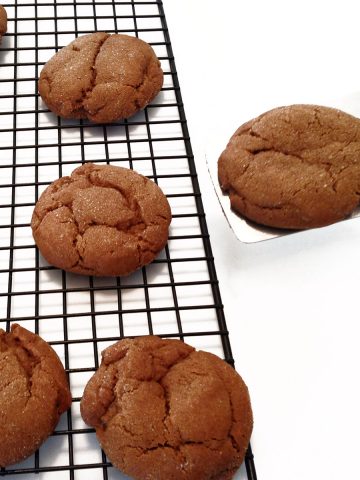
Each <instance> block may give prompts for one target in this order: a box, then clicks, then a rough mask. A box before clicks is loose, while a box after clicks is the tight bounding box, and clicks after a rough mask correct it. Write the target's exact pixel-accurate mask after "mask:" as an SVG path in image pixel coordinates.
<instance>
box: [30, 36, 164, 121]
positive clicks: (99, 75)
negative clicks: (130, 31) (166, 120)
mask: <svg viewBox="0 0 360 480" xmlns="http://www.w3.org/2000/svg"><path fill="white" fill-rule="evenodd" d="M162 84H163V72H162V69H161V66H160V62H159V60H158V58H157V57H156V55H155V52H154V50H153V49H152V48H151V46H150V45H148V44H147V43H146V42H144V41H143V40H140V39H139V38H136V37H130V36H128V35H120V34H113V35H110V34H108V33H105V32H96V33H91V34H89V35H84V36H81V37H79V38H77V39H76V40H74V41H73V42H71V43H70V44H69V45H68V46H66V47H64V48H62V49H61V50H60V51H59V52H58V53H56V54H55V55H54V56H53V57H52V58H51V59H50V60H49V61H48V62H47V63H46V64H45V66H44V68H43V69H42V71H41V74H40V78H39V83H38V87H39V93H40V95H41V97H42V99H43V100H44V102H45V103H46V105H47V106H48V107H49V109H50V110H52V111H53V112H54V113H56V114H57V115H59V116H60V117H64V118H87V119H89V120H92V121H93V122H97V123H108V122H113V121H115V120H118V119H123V118H128V117H130V116H131V115H133V114H134V113H136V112H137V111H139V110H142V109H143V108H145V106H146V105H147V104H148V103H149V102H151V100H152V99H153V98H154V97H155V96H156V95H157V94H158V93H159V91H160V90H161V87H162Z"/></svg>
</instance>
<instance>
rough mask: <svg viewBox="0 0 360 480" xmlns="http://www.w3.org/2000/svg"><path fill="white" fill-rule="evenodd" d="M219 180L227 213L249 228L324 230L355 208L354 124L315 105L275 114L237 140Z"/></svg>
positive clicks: (359, 181) (359, 193)
mask: <svg viewBox="0 0 360 480" xmlns="http://www.w3.org/2000/svg"><path fill="white" fill-rule="evenodd" d="M218 174H219V183H220V185H221V188H222V189H223V191H224V192H226V193H228V194H229V197H230V201H231V206H232V208H233V209H234V210H235V211H236V212H238V213H240V214H241V215H243V216H244V217H247V218H249V219H250V220H253V221H255V222H257V223H260V224H263V225H268V226H272V227H278V228H289V229H302V228H311V227H321V226H325V225H329V224H331V223H334V222H336V221H338V220H341V219H343V218H345V217H347V216H348V215H349V214H350V213H351V212H352V211H353V210H354V209H355V208H356V207H357V206H358V205H359V203H360V120H359V119H357V118H355V117H353V116H351V115H348V114H347V113H344V112H342V111H340V110H336V109H333V108H327V107H320V106H316V105H291V106H287V107H280V108H276V109H274V110H271V111H269V112H266V113H264V114H263V115H260V116H259V117H258V118H255V119H254V120H250V121H249V122H247V123H245V124H244V125H242V126H241V127H240V128H239V129H238V130H237V131H236V132H235V134H234V135H233V136H232V138H231V139H230V142H229V144H228V145H227V147H226V149H225V151H224V152H223V153H222V155H221V156H220V159H219V163H218Z"/></svg>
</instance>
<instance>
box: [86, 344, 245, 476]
mask: <svg viewBox="0 0 360 480" xmlns="http://www.w3.org/2000/svg"><path fill="white" fill-rule="evenodd" d="M80 407H81V414H82V417H83V419H84V421H85V422H86V423H87V424H88V425H90V426H92V427H95V429H96V434H97V437H98V439H99V442H100V444H101V446H102V448H103V449H104V451H105V453H106V454H107V456H108V457H109V459H110V460H111V462H112V463H113V464H114V465H115V466H116V467H117V468H119V469H120V470H122V471H123V472H124V473H125V474H126V475H129V476H131V477H132V478H134V479H137V480H146V479H150V478H153V479H156V480H168V479H170V478H171V479H173V480H230V479H231V478H232V477H233V475H234V473H235V471H236V470H237V469H238V468H239V466H240V465H241V463H242V462H243V459H244V455H245V452H246V449H247V447H248V444H249V440H250V435H251V431H252V424H253V420H252V411H251V405H250V399H249V394H248V390H247V387H246V385H245V384H244V382H243V380H242V379H241V377H240V376H239V375H238V373H236V371H235V370H234V369H233V368H232V367H230V366H229V365H228V364H227V363H226V362H225V361H223V360H221V359H220V358H219V357H217V356H215V355H213V354H211V353H207V352H203V351H195V350H194V348H192V347H191V346H189V345H187V344H185V343H183V342H181V341H179V340H162V339H160V338H159V337H156V336H148V337H140V338H136V339H133V340H130V339H127V340H121V341H119V342H117V343H115V344H114V345H112V346H110V347H108V348H107V349H106V350H104V351H103V352H102V362H101V365H100V368H99V369H98V371H97V372H96V373H95V374H94V375H93V377H92V378H91V379H90V381H89V382H88V384H87V386H86V388H85V391H84V395H83V398H82V400H81V404H80Z"/></svg>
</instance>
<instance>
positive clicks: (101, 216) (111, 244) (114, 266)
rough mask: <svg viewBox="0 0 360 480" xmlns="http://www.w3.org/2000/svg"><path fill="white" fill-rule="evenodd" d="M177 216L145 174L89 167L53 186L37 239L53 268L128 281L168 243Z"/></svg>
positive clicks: (42, 202) (35, 224)
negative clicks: (130, 276)
mask: <svg viewBox="0 0 360 480" xmlns="http://www.w3.org/2000/svg"><path fill="white" fill-rule="evenodd" d="M170 221H171V211H170V206H169V203H168V201H167V199H166V197H165V195H164V194H163V192H162V191H161V189H160V188H159V187H158V186H157V185H156V183H154V182H153V181H151V180H149V179H148V178H146V177H144V176H143V175H140V174H139V173H137V172H135V171H133V170H130V169H127V168H122V167H116V166H112V165H95V164H93V163H86V164H84V165H82V166H81V167H79V168H77V169H76V170H74V171H73V173H72V174H71V176H70V177H62V178H60V179H58V180H56V181H55V182H53V183H52V184H51V185H49V187H48V188H47V189H46V190H45V191H44V192H43V194H42V195H41V197H40V198H39V200H38V202H37V203H36V205H35V209H34V213H33V216H32V220H31V227H32V230H33V236H34V239H35V242H36V244H37V246H38V247H39V250H40V251H41V253H42V255H43V256H44V258H45V259H46V260H47V261H48V262H49V263H50V264H52V265H55V266H56V267H59V268H62V269H64V270H67V271H70V272H75V273H80V274H83V275H102V276H107V275H110V276H116V275H128V274H130V273H132V272H133V271H135V270H137V269H138V268H140V267H142V266H144V265H146V264H148V263H150V262H151V261H152V260H153V259H154V258H155V256H156V255H157V254H158V253H159V252H160V250H161V249H162V248H163V247H164V246H165V244H166V242H167V239H168V231H169V224H170Z"/></svg>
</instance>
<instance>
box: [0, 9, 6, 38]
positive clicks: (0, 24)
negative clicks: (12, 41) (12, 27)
mask: <svg viewBox="0 0 360 480" xmlns="http://www.w3.org/2000/svg"><path fill="white" fill-rule="evenodd" d="M6 32H7V13H6V10H5V8H4V7H3V6H2V5H0V42H1V40H2V37H3V36H4V35H5V33H6Z"/></svg>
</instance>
